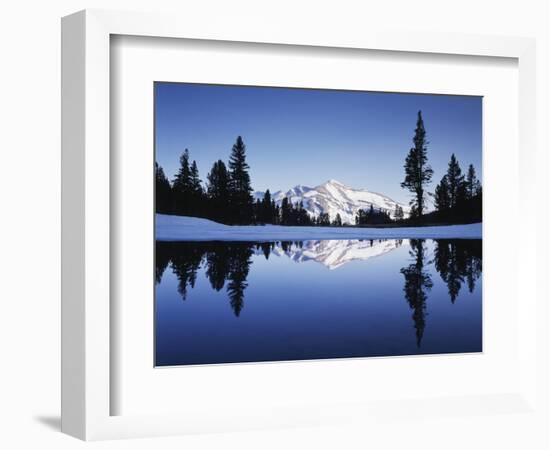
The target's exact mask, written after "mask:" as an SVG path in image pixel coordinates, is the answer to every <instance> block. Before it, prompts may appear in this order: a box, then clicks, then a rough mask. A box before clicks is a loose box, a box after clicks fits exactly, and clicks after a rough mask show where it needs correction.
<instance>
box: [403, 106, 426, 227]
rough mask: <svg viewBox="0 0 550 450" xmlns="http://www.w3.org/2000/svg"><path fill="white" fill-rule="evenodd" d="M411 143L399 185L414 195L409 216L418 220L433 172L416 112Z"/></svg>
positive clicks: (419, 119)
mask: <svg viewBox="0 0 550 450" xmlns="http://www.w3.org/2000/svg"><path fill="white" fill-rule="evenodd" d="M413 143H414V146H413V147H412V148H411V149H410V150H409V153H408V155H407V157H406V158H405V165H404V168H405V179H404V181H403V182H402V183H401V187H402V188H404V189H407V190H409V191H410V192H411V193H413V194H414V197H413V198H412V200H411V202H410V205H411V216H412V217H413V218H420V217H422V215H423V214H424V210H425V203H426V192H425V188H426V185H427V184H429V183H430V181H431V179H432V175H433V170H432V168H431V167H430V165H429V164H428V148H427V145H428V141H427V140H426V129H425V128H424V120H423V119H422V111H418V118H417V121H416V129H415V132H414V138H413Z"/></svg>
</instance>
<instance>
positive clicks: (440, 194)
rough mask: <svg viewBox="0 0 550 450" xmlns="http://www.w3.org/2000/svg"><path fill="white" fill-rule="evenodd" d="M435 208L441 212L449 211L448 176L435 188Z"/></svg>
mask: <svg viewBox="0 0 550 450" xmlns="http://www.w3.org/2000/svg"><path fill="white" fill-rule="evenodd" d="M435 207H436V209H437V210H438V211H439V212H443V211H447V210H448V209H449V207H450V197H449V183H448V181H447V175H444V176H443V178H441V181H440V182H439V184H438V185H437V186H436V187H435Z"/></svg>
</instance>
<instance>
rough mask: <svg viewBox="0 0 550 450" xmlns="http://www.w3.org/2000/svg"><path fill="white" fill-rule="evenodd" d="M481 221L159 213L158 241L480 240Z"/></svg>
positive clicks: (157, 219)
mask: <svg viewBox="0 0 550 450" xmlns="http://www.w3.org/2000/svg"><path fill="white" fill-rule="evenodd" d="M481 229H482V226H481V223H474V224H469V225H449V226H436V227H403V228H354V227H287V226H279V225H265V226H229V225H222V224H220V223H216V222H213V221H211V220H208V219H199V218H197V217H182V216H169V215H164V214H157V215H156V239H157V240H159V241H260V242H261V241H302V240H320V239H409V238H411V239H414V238H419V239H445V238H452V239H481Z"/></svg>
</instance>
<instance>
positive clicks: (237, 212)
mask: <svg viewBox="0 0 550 450" xmlns="http://www.w3.org/2000/svg"><path fill="white" fill-rule="evenodd" d="M249 168H250V167H249V166H248V164H247V162H246V146H245V145H244V142H243V140H242V138H241V136H238V137H237V140H236V142H235V144H234V145H233V148H232V149H231V156H230V157H229V179H230V183H229V193H230V204H231V212H232V216H233V222H234V223H239V224H248V223H251V222H252V220H253V217H252V216H253V211H252V205H253V198H252V195H251V192H252V187H251V185H250V174H249V173H248V169H249Z"/></svg>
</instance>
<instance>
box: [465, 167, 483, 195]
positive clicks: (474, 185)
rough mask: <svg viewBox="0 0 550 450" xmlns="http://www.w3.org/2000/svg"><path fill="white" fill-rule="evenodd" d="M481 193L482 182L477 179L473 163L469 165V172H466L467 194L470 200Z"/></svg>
mask: <svg viewBox="0 0 550 450" xmlns="http://www.w3.org/2000/svg"><path fill="white" fill-rule="evenodd" d="M480 193H481V183H480V182H479V180H478V179H477V175H476V170H475V169H474V166H473V164H470V165H469V166H468V172H467V174H466V195H467V198H468V200H470V199H472V198H474V197H475V196H476V195H479V194H480Z"/></svg>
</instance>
